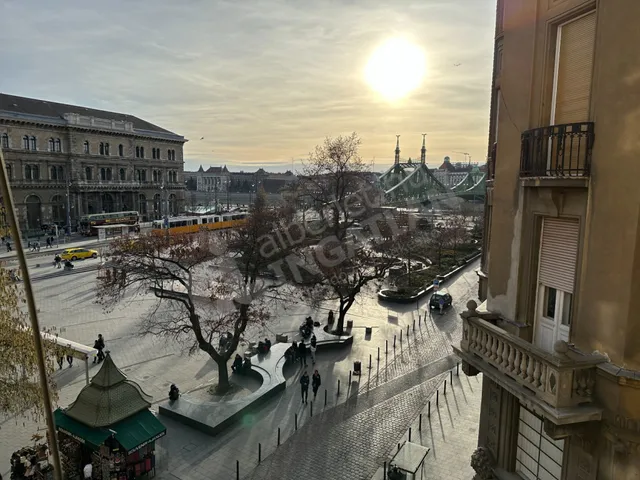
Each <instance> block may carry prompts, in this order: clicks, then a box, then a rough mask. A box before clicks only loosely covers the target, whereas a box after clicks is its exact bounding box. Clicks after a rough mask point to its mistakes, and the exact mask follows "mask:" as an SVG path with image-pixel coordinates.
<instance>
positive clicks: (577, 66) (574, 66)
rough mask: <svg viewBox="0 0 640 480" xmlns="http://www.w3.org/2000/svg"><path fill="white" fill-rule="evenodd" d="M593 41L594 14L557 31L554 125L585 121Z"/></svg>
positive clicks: (594, 28) (594, 30) (593, 47)
mask: <svg viewBox="0 0 640 480" xmlns="http://www.w3.org/2000/svg"><path fill="white" fill-rule="evenodd" d="M595 38H596V14H595V13H590V14H588V15H585V16H584V17H580V18H578V19H577V20H574V21H572V22H570V23H567V24H565V25H562V26H560V27H559V29H558V41H559V42H560V48H559V51H558V53H557V55H558V59H557V68H558V72H557V83H556V108H555V118H554V121H553V123H554V124H555V125H561V124H564V123H578V122H587V121H588V120H589V103H590V99H591V80H592V77H593V55H594V52H595Z"/></svg>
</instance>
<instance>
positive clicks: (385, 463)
mask: <svg viewBox="0 0 640 480" xmlns="http://www.w3.org/2000/svg"><path fill="white" fill-rule="evenodd" d="M382 468H383V470H384V471H383V472H382V480H387V462H384V467H382Z"/></svg>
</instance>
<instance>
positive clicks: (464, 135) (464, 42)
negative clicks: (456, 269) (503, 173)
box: [0, 0, 495, 170]
mask: <svg viewBox="0 0 640 480" xmlns="http://www.w3.org/2000/svg"><path fill="white" fill-rule="evenodd" d="M0 5H1V6H0V9H1V12H0V45H2V47H1V48H0V64H2V65H3V66H4V69H3V74H2V76H0V91H2V92H5V93H10V94H14V95H22V96H29V97H36V98H42V99H47V100H51V101H58V102H65V103H75V104H80V105H85V106H88V107H93V108H100V109H106V110H114V111H119V112H126V113H130V114H133V115H136V116H139V117H142V118H144V119H145V120H148V121H150V122H152V123H155V124H157V125H160V126H162V127H164V128H167V129H169V130H172V131H174V132H176V133H179V134H181V135H184V136H185V137H187V138H188V139H189V142H188V143H187V144H186V145H185V158H186V161H187V164H186V165H185V168H187V169H190V168H194V167H195V168H197V167H198V166H199V165H200V164H203V165H205V166H208V165H219V164H227V165H229V166H232V167H233V168H234V169H245V170H251V169H256V168H257V167H258V166H264V167H265V168H267V169H271V170H282V169H286V168H291V164H292V159H294V168H295V169H297V168H299V165H300V160H301V159H304V158H306V157H307V156H308V153H309V151H311V150H312V149H313V148H314V146H315V145H316V144H318V143H321V142H322V140H323V138H324V137H325V136H336V135H340V134H349V133H350V132H352V131H355V132H357V133H358V134H359V135H360V137H361V139H362V147H361V155H362V157H363V158H364V159H365V160H367V161H371V160H372V159H373V158H374V157H375V164H376V170H381V169H382V168H383V167H384V166H385V165H389V164H390V163H391V162H392V161H393V150H394V147H395V135H396V134H400V135H402V137H401V139H400V142H401V148H402V156H403V157H405V158H406V157H413V158H415V157H419V155H420V145H421V139H422V137H421V133H427V134H428V137H427V147H428V158H429V163H431V164H438V163H440V162H441V160H442V158H443V157H444V156H445V155H451V157H452V159H453V160H463V159H464V157H463V155H460V154H454V153H453V152H454V151H460V152H469V153H471V155H472V157H473V158H472V160H473V161H479V162H484V160H485V155H486V150H487V129H488V126H487V125H488V117H489V111H488V107H489V94H490V92H489V90H490V82H491V78H490V77H491V68H492V44H493V40H492V37H493V27H494V23H495V0H388V1H384V0H232V1H227V0H224V1H220V0H183V1H181V2H178V1H175V0H128V1H125V0H109V1H108V2H87V1H86V0H85V1H79V0H61V1H59V2H54V3H51V2H50V1H47V0H0ZM395 37H402V38H404V39H407V40H409V41H411V42H414V43H415V44H417V45H418V46H419V47H421V48H422V49H423V50H424V52H425V54H426V59H427V67H426V68H427V76H426V78H425V80H424V81H423V82H422V85H421V86H420V87H419V88H418V89H417V90H415V91H414V92H413V93H412V94H410V95H409V96H408V97H406V98H404V99H403V100H402V101H398V102H395V103H393V104H392V103H389V102H388V101H386V100H384V99H383V98H381V97H380V96H379V95H378V94H376V93H375V92H374V91H372V90H371V89H370V88H369V86H368V85H367V83H366V82H365V80H364V76H363V70H364V67H365V64H366V62H367V60H368V59H369V56H370V55H371V54H372V52H373V51H374V50H375V48H376V47H377V46H379V45H380V44H381V43H382V42H384V41H385V40H387V39H389V38H395ZM456 64H460V65H459V66H454V65H456ZM398 75H402V72H398ZM201 137H204V139H203V140H200V139H201Z"/></svg>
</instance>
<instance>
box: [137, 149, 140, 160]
mask: <svg viewBox="0 0 640 480" xmlns="http://www.w3.org/2000/svg"><path fill="white" fill-rule="evenodd" d="M136 158H140V147H136Z"/></svg>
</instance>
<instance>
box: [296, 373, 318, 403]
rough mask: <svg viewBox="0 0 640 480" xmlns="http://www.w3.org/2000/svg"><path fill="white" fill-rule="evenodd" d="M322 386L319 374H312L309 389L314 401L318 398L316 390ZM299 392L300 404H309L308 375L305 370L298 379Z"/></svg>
mask: <svg viewBox="0 0 640 480" xmlns="http://www.w3.org/2000/svg"><path fill="white" fill-rule="evenodd" d="M320 385H322V379H321V378H320V373H319V372H318V370H315V371H314V372H313V376H312V377H311V389H312V390H313V399H314V400H315V399H316V397H317V396H318V389H319V388H320ZM300 391H301V394H302V403H304V404H307V403H309V402H308V400H309V374H308V373H307V371H306V370H305V372H304V373H303V374H302V376H301V377H300Z"/></svg>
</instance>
